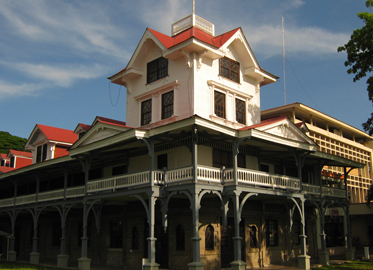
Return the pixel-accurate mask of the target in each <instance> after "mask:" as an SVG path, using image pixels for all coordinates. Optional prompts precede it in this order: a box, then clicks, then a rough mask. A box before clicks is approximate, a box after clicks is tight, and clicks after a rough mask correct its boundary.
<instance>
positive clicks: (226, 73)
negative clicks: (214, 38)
mask: <svg viewBox="0 0 373 270" xmlns="http://www.w3.org/2000/svg"><path fill="white" fill-rule="evenodd" d="M219 75H220V76H223V77H224V78H227V79H229V80H231V81H234V82H237V83H240V63H239V62H237V61H234V60H232V59H230V58H228V57H223V58H220V59H219Z"/></svg>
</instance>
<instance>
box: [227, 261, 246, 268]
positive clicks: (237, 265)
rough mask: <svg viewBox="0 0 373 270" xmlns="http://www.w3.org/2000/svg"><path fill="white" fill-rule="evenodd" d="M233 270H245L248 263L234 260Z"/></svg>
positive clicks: (232, 263)
mask: <svg viewBox="0 0 373 270" xmlns="http://www.w3.org/2000/svg"><path fill="white" fill-rule="evenodd" d="M230 265H231V270H245V269H246V263H245V262H243V261H233V262H231V263H230Z"/></svg>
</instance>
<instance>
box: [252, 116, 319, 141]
mask: <svg viewBox="0 0 373 270" xmlns="http://www.w3.org/2000/svg"><path fill="white" fill-rule="evenodd" d="M256 129H257V130H260V131H263V132H266V133H268V134H272V135H275V136H278V137H281V138H283V139H288V140H292V141H296V142H302V143H309V144H315V142H314V141H313V140H311V139H310V138H309V137H308V136H307V135H306V134H305V133H304V132H303V131H302V130H300V129H299V128H298V127H297V126H296V125H295V124H293V123H292V122H291V121H290V120H289V119H288V118H285V119H283V120H280V121H277V122H274V123H270V124H267V125H263V126H259V127H257V128H256Z"/></svg>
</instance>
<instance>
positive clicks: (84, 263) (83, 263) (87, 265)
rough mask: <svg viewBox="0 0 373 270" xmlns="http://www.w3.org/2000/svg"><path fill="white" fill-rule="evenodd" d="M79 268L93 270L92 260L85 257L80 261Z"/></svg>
mask: <svg viewBox="0 0 373 270" xmlns="http://www.w3.org/2000/svg"><path fill="white" fill-rule="evenodd" d="M78 268H79V269H80V270H91V259H90V258H87V257H84V258H79V259H78Z"/></svg>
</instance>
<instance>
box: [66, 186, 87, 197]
mask: <svg viewBox="0 0 373 270" xmlns="http://www.w3.org/2000/svg"><path fill="white" fill-rule="evenodd" d="M84 190H85V187H84V186H79V187H72V188H68V189H66V198H73V197H81V196H84Z"/></svg>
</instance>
